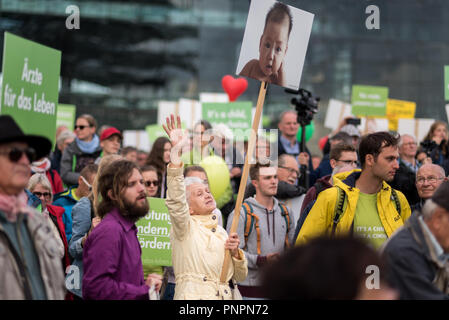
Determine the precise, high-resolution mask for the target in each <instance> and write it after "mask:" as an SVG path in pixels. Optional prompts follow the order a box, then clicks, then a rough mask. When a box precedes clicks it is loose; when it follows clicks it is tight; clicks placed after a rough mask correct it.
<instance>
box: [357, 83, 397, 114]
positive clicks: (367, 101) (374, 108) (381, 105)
mask: <svg viewBox="0 0 449 320" xmlns="http://www.w3.org/2000/svg"><path fill="white" fill-rule="evenodd" d="M387 99H388V88H387V87H377V86H360V85H354V86H352V114H354V115H356V116H381V117H382V116H385V114H386V110H387Z"/></svg>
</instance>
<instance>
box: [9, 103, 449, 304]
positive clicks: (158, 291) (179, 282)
mask: <svg viewBox="0 0 449 320" xmlns="http://www.w3.org/2000/svg"><path fill="white" fill-rule="evenodd" d="M163 128H164V129H165V132H166V133H167V136H166V137H159V138H157V139H156V140H155V141H152V147H151V150H150V152H145V151H142V150H138V149H136V148H134V147H131V146H123V145H122V142H123V134H122V132H121V131H120V130H118V129H117V128H114V127H111V126H106V125H104V126H102V127H101V128H98V123H97V120H96V119H95V118H94V117H93V116H91V115H89V114H83V115H80V116H78V117H77V119H76V122H75V130H74V131H73V132H72V131H71V130H69V129H67V128H65V127H60V128H58V129H57V131H56V137H55V147H54V150H52V143H51V142H50V141H49V140H48V139H47V138H44V137H41V136H36V135H27V134H24V132H23V131H22V129H21V128H20V127H19V126H18V125H17V123H16V122H15V121H14V119H13V118H12V117H10V116H5V115H4V116H0V234H1V237H0V268H1V269H2V270H3V272H2V275H1V276H0V286H1V290H0V299H38V300H46V299H66V300H103V299H114V300H125V299H127V300H128V299H132V300H134V299H164V300H172V299H188V300H203V299H205V300H207V299H216V300H221V299H225V300H232V299H245V300H258V299H447V298H449V295H448V294H449V264H448V257H449V255H448V254H449V197H448V195H449V182H448V181H447V180H448V178H447V176H448V174H449V135H448V126H447V124H446V123H444V122H441V121H436V122H435V123H434V124H433V125H432V126H431V128H430V130H429V133H428V134H427V135H426V137H425V138H424V140H423V141H421V142H419V141H417V139H416V137H414V136H412V135H410V134H404V135H402V136H399V135H398V134H396V133H393V132H372V133H364V134H362V133H361V132H360V131H359V130H358V129H357V127H356V126H354V125H352V124H348V123H347V119H344V120H343V121H342V123H341V124H340V126H339V127H338V128H337V129H336V130H335V131H333V132H332V133H330V134H329V136H328V137H327V141H326V144H325V145H324V146H323V148H322V155H320V156H317V155H312V154H311V153H310V151H309V150H308V149H307V148H305V150H302V145H301V143H300V141H298V140H297V138H296V137H297V133H298V130H299V124H298V121H297V114H296V112H295V111H293V110H288V111H285V112H283V113H282V114H281V115H280V117H279V124H278V129H279V131H278V132H279V134H278V138H277V139H276V140H275V141H274V142H272V141H271V140H270V139H269V137H266V136H264V135H262V134H259V135H257V138H256V141H255V150H254V153H253V154H247V153H248V145H247V143H245V144H238V143H236V141H235V140H236V139H234V138H235V137H233V135H232V132H230V130H229V128H226V126H223V125H219V126H216V127H213V126H212V125H211V124H210V123H209V122H207V121H205V120H201V121H199V122H198V123H196V124H195V125H194V127H193V128H192V130H191V132H189V131H186V130H183V129H181V119H180V118H179V116H178V117H175V116H174V115H171V117H169V118H167V119H166V123H165V124H164V125H163ZM212 156H214V157H219V158H220V159H221V161H223V163H225V164H226V165H225V170H224V171H225V172H224V174H225V176H226V177H227V179H225V180H226V181H229V184H227V185H225V188H223V191H222V192H221V193H220V195H218V196H214V195H213V193H212V192H211V190H212V189H213V187H214V186H215V185H216V183H217V181H216V180H217V178H216V177H215V176H214V174H213V172H212V171H210V167H208V166H205V165H203V163H204V162H203V160H204V159H207V158H208V157H212ZM245 157H246V159H248V162H250V163H251V165H250V166H249V168H248V173H249V179H248V181H242V180H243V179H242V177H243V176H244V169H245V168H244V163H245ZM317 158H318V159H319V161H316V159H317ZM312 160H313V161H312ZM240 188H244V197H243V203H242V205H241V209H240V212H235V210H234V209H235V207H236V202H237V193H238V191H239V189H240ZM148 197H154V198H162V199H165V203H166V206H167V208H168V212H169V215H170V222H171V231H170V243H171V250H172V262H173V263H172V266H147V265H143V264H142V259H141V247H140V244H139V241H138V238H137V233H138V229H137V227H136V222H137V221H138V220H139V219H141V218H142V217H144V216H145V215H146V214H147V213H148V211H149V202H148V199H147V198H148ZM236 215H238V216H236ZM234 220H238V224H236V226H237V227H236V228H235V224H233V221H234ZM226 252H228V253H229V256H230V261H231V262H230V263H229V264H225V263H224V261H225V256H226ZM224 265H226V266H227V269H225V270H223V266H224ZM373 268H374V269H375V270H378V278H377V279H376V281H374V282H375V284H374V285H373V286H368V285H367V279H369V276H370V273H369V270H373ZM376 268H377V269H376ZM223 279H224V280H223Z"/></svg>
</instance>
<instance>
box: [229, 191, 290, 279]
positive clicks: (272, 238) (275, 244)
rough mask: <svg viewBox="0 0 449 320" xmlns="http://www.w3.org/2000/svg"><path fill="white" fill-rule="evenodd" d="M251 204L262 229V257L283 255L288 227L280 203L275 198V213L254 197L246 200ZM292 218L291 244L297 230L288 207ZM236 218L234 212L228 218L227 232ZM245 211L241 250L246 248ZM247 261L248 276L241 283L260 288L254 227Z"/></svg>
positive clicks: (241, 218)
mask: <svg viewBox="0 0 449 320" xmlns="http://www.w3.org/2000/svg"><path fill="white" fill-rule="evenodd" d="M245 202H248V203H250V204H251V206H252V208H253V210H254V214H256V215H257V216H258V217H259V228H260V251H261V256H266V255H267V254H270V253H275V252H279V253H282V252H283V251H284V250H285V235H286V233H287V226H286V221H285V218H284V217H283V216H282V214H281V212H282V211H281V207H280V206H279V201H278V200H277V199H276V198H274V207H273V211H268V210H267V209H266V208H265V207H264V206H262V205H261V204H259V203H258V202H257V201H256V199H255V198H254V197H251V198H248V199H246V200H245ZM287 210H288V213H289V216H290V227H289V232H288V240H289V243H290V244H292V243H293V236H294V233H295V230H294V228H293V221H292V219H291V218H292V217H293V216H292V212H291V210H290V208H288V207H287ZM233 218H234V211H232V212H231V214H230V215H229V217H228V223H227V231H228V232H229V230H230V229H231V224H232V219H233ZM244 230H245V211H244V209H243V207H242V209H241V210H240V218H239V225H238V228H237V233H238V235H239V239H240V248H242V249H243V248H244V247H245V245H246V243H245V237H244ZM244 252H245V256H246V259H247V260H248V276H247V277H246V279H245V281H243V282H241V283H239V284H241V285H245V286H259V285H260V284H261V283H260V282H261V279H260V275H259V266H258V265H257V257H258V254H257V232H256V229H255V227H254V226H253V228H252V230H251V233H250V234H249V236H248V247H247V248H246V249H244Z"/></svg>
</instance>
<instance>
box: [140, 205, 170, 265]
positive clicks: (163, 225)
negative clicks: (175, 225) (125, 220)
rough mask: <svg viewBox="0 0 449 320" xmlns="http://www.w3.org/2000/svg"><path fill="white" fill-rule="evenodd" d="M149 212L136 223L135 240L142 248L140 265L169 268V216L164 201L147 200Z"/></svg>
mask: <svg viewBox="0 0 449 320" xmlns="http://www.w3.org/2000/svg"><path fill="white" fill-rule="evenodd" d="M148 202H149V204H150V211H149V212H148V214H147V215H146V216H145V217H143V218H142V219H140V220H139V221H137V223H136V226H137V230H138V231H137V238H138V239H139V243H140V247H141V248H142V264H144V265H152V266H171V265H172V257H171V244H170V228H171V223H170V215H169V213H168V208H167V206H166V205H165V199H160V198H148Z"/></svg>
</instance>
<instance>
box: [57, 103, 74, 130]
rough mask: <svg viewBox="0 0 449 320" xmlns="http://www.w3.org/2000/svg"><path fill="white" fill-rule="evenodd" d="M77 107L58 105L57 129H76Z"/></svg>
mask: <svg viewBox="0 0 449 320" xmlns="http://www.w3.org/2000/svg"><path fill="white" fill-rule="evenodd" d="M75 117H76V106H74V105H72V104H62V103H60V104H58V111H57V112H56V128H58V127H59V126H66V127H67V128H68V129H69V130H70V131H73V130H74V129H75V120H76V119H75Z"/></svg>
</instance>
